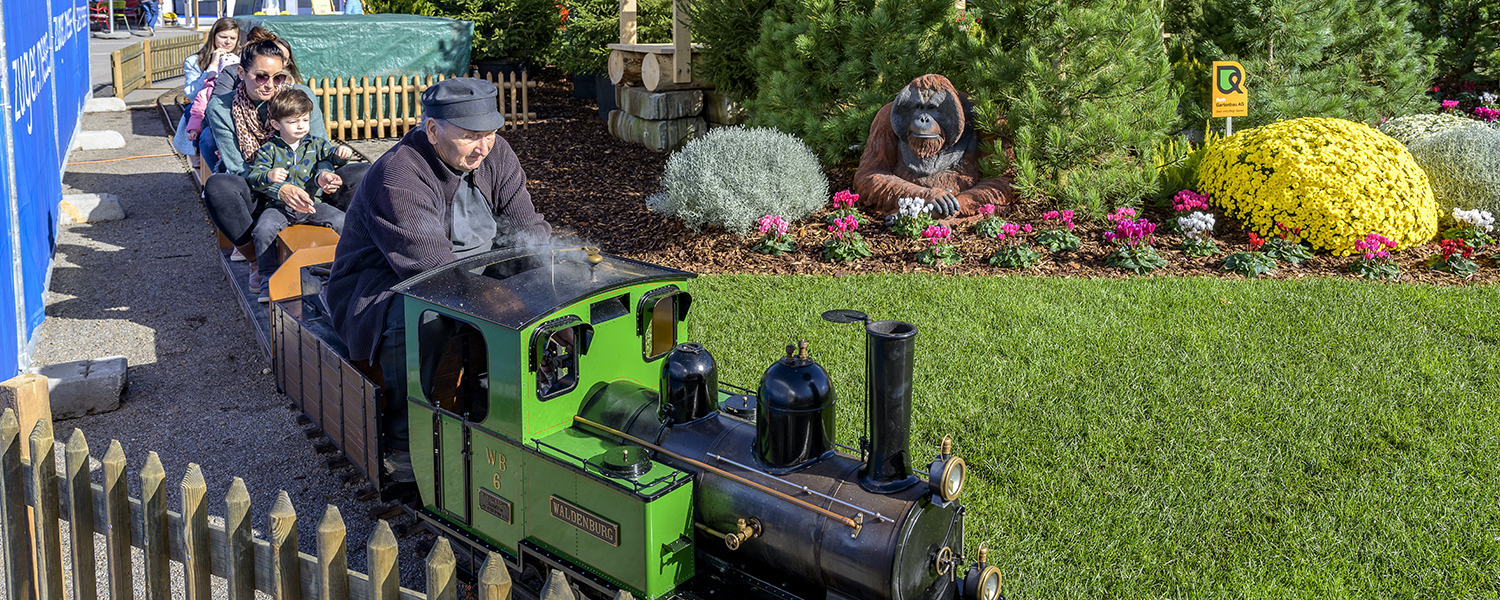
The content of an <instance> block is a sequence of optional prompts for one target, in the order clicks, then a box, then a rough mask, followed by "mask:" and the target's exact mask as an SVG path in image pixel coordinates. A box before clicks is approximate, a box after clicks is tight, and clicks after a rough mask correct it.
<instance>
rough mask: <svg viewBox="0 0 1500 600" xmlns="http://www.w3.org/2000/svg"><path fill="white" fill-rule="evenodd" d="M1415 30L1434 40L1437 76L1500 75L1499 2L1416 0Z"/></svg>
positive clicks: (1495, 76) (1491, 0) (1495, 77)
mask: <svg viewBox="0 0 1500 600" xmlns="http://www.w3.org/2000/svg"><path fill="white" fill-rule="evenodd" d="M1416 4H1417V6H1418V8H1417V10H1415V11H1412V23H1413V24H1414V25H1415V26H1416V30H1417V31H1418V32H1421V34H1422V35H1423V36H1424V37H1426V38H1427V40H1428V41H1430V42H1437V43H1436V44H1435V46H1436V47H1437V48H1438V51H1437V72H1438V74H1439V75H1451V76H1459V77H1463V76H1465V75H1468V76H1469V77H1480V78H1485V79H1490V80H1494V79H1497V78H1500V4H1496V3H1495V2H1494V0H1416Z"/></svg>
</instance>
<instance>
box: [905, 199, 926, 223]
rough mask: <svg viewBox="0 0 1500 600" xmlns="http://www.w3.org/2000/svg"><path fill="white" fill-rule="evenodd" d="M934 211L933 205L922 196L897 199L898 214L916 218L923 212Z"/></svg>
mask: <svg viewBox="0 0 1500 600" xmlns="http://www.w3.org/2000/svg"><path fill="white" fill-rule="evenodd" d="M926 212H932V205H931V204H928V203H927V201H926V200H923V199H921V198H902V199H900V200H897V201H896V214H898V215H900V216H903V217H906V218H909V219H914V218H916V217H917V216H918V215H921V214H922V213H926Z"/></svg>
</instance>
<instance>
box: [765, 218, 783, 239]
mask: <svg viewBox="0 0 1500 600" xmlns="http://www.w3.org/2000/svg"><path fill="white" fill-rule="evenodd" d="M758 222H759V223H760V234H761V235H766V234H767V233H770V232H772V231H774V232H776V237H781V236H784V235H786V228H787V223H786V220H785V219H782V218H781V215H766V216H764V217H761V218H760V221H758Z"/></svg>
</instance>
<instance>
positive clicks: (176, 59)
mask: <svg viewBox="0 0 1500 600" xmlns="http://www.w3.org/2000/svg"><path fill="white" fill-rule="evenodd" d="M206 39H208V34H207V33H193V34H188V35H179V36H176V37H169V38H160V39H150V40H142V41H141V42H140V43H138V44H131V45H129V46H126V47H124V48H121V49H119V50H115V51H114V52H111V53H109V64H110V73H112V74H113V76H114V84H115V97H116V98H124V97H125V94H129V93H130V92H133V91H135V90H138V89H141V88H146V89H151V84H153V83H156V82H158V81H162V80H165V79H171V78H173V77H181V76H182V61H184V60H187V57H188V56H190V55H192V54H193V53H195V52H197V51H198V49H199V48H202V47H203V41H204V40H206Z"/></svg>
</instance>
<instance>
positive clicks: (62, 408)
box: [27, 356, 129, 420]
mask: <svg viewBox="0 0 1500 600" xmlns="http://www.w3.org/2000/svg"><path fill="white" fill-rule="evenodd" d="M126 368H127V365H126V364H125V357H123V356H106V357H104V358H96V359H94V360H78V361H73V362H65V363H58V364H55V365H47V366H42V367H32V368H30V369H27V371H28V372H31V373H36V374H38V375H41V376H43V377H46V378H47V396H48V398H49V399H50V400H51V404H52V418H53V419H57V420H62V419H73V418H77V417H81V416H84V415H97V414H99V413H105V412H109V411H112V410H115V409H117V408H120V394H121V393H123V392H124V391H125V386H126V385H127V384H128V383H129V380H128V379H127V378H126Z"/></svg>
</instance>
